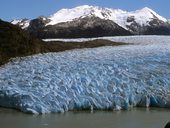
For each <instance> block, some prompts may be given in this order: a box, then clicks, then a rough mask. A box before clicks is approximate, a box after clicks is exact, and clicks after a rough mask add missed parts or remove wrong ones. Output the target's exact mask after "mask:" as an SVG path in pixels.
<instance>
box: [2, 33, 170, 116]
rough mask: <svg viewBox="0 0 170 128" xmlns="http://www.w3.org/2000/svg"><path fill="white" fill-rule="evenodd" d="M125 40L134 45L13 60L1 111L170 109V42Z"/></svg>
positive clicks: (7, 72)
mask: <svg viewBox="0 0 170 128" xmlns="http://www.w3.org/2000/svg"><path fill="white" fill-rule="evenodd" d="M117 38H118V37H116V39H114V38H113V39H112V40H117ZM119 40H124V41H125V42H132V43H134V44H131V45H123V46H116V47H111V46H107V47H100V48H92V49H81V50H70V51H65V52H60V53H47V54H38V55H34V56H29V57H23V58H15V59H13V60H11V62H9V63H8V64H6V65H4V66H1V67H0V106H3V107H9V108H16V109H19V110H21V111H23V112H29V113H51V112H65V111H70V110H75V109H76V110H83V109H92V108H93V109H98V110H107V109H109V110H120V109H128V108H131V107H136V106H139V107H140V106H141V107H168V108H170V37H168V36H165V37H164V36H162V37H155V36H153V37H151V36H149V37H147V36H146V37H144V36H142V37H140V36H138V37H119ZM135 42H136V43H135Z"/></svg>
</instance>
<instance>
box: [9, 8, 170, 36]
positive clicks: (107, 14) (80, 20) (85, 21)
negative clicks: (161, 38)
mask: <svg viewBox="0 0 170 128" xmlns="http://www.w3.org/2000/svg"><path fill="white" fill-rule="evenodd" d="M92 18H93V20H91V19H92ZM94 19H95V20H94ZM98 22H102V24H100V25H98V26H97V27H98V28H102V29H97V30H95V29H96V27H94V24H96V23H98ZM103 22H107V23H105V24H103ZM108 22H110V23H111V24H112V25H110V23H108ZM12 23H13V24H17V25H19V26H20V27H22V28H23V29H27V30H29V31H30V32H31V33H32V31H34V32H33V34H35V30H36V31H38V32H39V33H40V35H38V37H40V38H43V37H44V35H49V36H47V37H45V38H50V37H61V35H63V33H66V35H69V36H70V37H77V36H78V35H77V34H76V33H75V32H72V31H73V30H72V29H73V28H74V31H75V30H77V29H78V31H79V33H82V32H84V31H86V30H87V29H89V28H90V30H88V32H89V31H91V29H93V30H94V31H102V30H103V29H104V28H109V29H108V30H107V29H104V30H106V31H104V32H103V33H107V32H109V31H114V28H115V26H116V28H117V26H118V27H119V29H124V31H123V33H122V32H118V34H117V35H130V33H131V34H151V35H152V34H158V35H159V34H166V35H167V34H170V24H169V22H168V20H167V19H166V18H164V17H162V16H160V15H159V14H157V13H156V12H154V11H153V10H152V9H150V8H148V7H145V8H142V9H140V10H136V11H131V12H127V11H123V10H120V9H111V8H101V7H98V6H89V5H83V6H79V7H75V8H72V9H61V10H59V11H58V12H56V13H54V14H53V15H51V16H48V17H38V18H37V19H34V20H19V21H15V20H14V21H13V22H12ZM76 23H77V24H76ZM106 24H107V25H106ZM113 24H114V25H113ZM77 27H78V28H77ZM110 28H113V29H110ZM65 29H68V30H69V31H70V33H68V31H65ZM80 30H81V31H80ZM127 31H128V32H127ZM155 31H156V32H155ZM162 31H165V32H162ZM88 32H87V33H88ZM49 33H50V34H49ZM67 33H68V34H67ZM101 33H102V32H101ZM113 33H116V32H113ZM113 33H112V32H111V33H109V34H107V35H110V36H111V35H115V34H113ZM124 33H126V34H124ZM83 34H85V36H84V37H89V35H88V34H86V32H85V33H83ZM35 35H37V33H36V34H35ZM74 35H76V36H74ZM80 35H82V34H80ZM107 35H103V34H97V35H94V36H107ZM66 37H67V36H66ZM78 37H82V36H78Z"/></svg>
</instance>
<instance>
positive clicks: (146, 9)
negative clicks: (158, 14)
mask: <svg viewBox="0 0 170 128" xmlns="http://www.w3.org/2000/svg"><path fill="white" fill-rule="evenodd" d="M141 10H142V11H153V10H152V9H150V8H149V7H144V8H142V9H141Z"/></svg>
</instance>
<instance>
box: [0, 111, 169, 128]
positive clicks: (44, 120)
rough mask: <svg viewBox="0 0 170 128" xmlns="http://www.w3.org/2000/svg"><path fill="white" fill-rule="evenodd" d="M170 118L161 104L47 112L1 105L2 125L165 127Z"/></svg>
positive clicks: (37, 127)
mask: <svg viewBox="0 0 170 128" xmlns="http://www.w3.org/2000/svg"><path fill="white" fill-rule="evenodd" d="M168 121H170V109H158V108H156V109H155V108H154V109H145V108H137V109H132V110H129V111H113V112H112V111H109V112H108V111H97V112H93V113H91V112H82V111H81V112H66V113H64V114H46V115H29V114H24V113H21V112H18V111H15V110H10V109H4V108H1V109H0V127H1V128H163V127H164V126H165V124H166V123H167V122H168Z"/></svg>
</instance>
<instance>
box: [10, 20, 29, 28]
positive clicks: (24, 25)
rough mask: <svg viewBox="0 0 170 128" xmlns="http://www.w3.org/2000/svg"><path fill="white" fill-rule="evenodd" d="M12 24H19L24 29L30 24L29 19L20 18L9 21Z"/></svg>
mask: <svg viewBox="0 0 170 128" xmlns="http://www.w3.org/2000/svg"><path fill="white" fill-rule="evenodd" d="M11 23H12V24H14V25H18V26H20V27H21V28H22V29H26V28H28V27H29V25H30V20H28V19H22V20H13V21H11Z"/></svg>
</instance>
